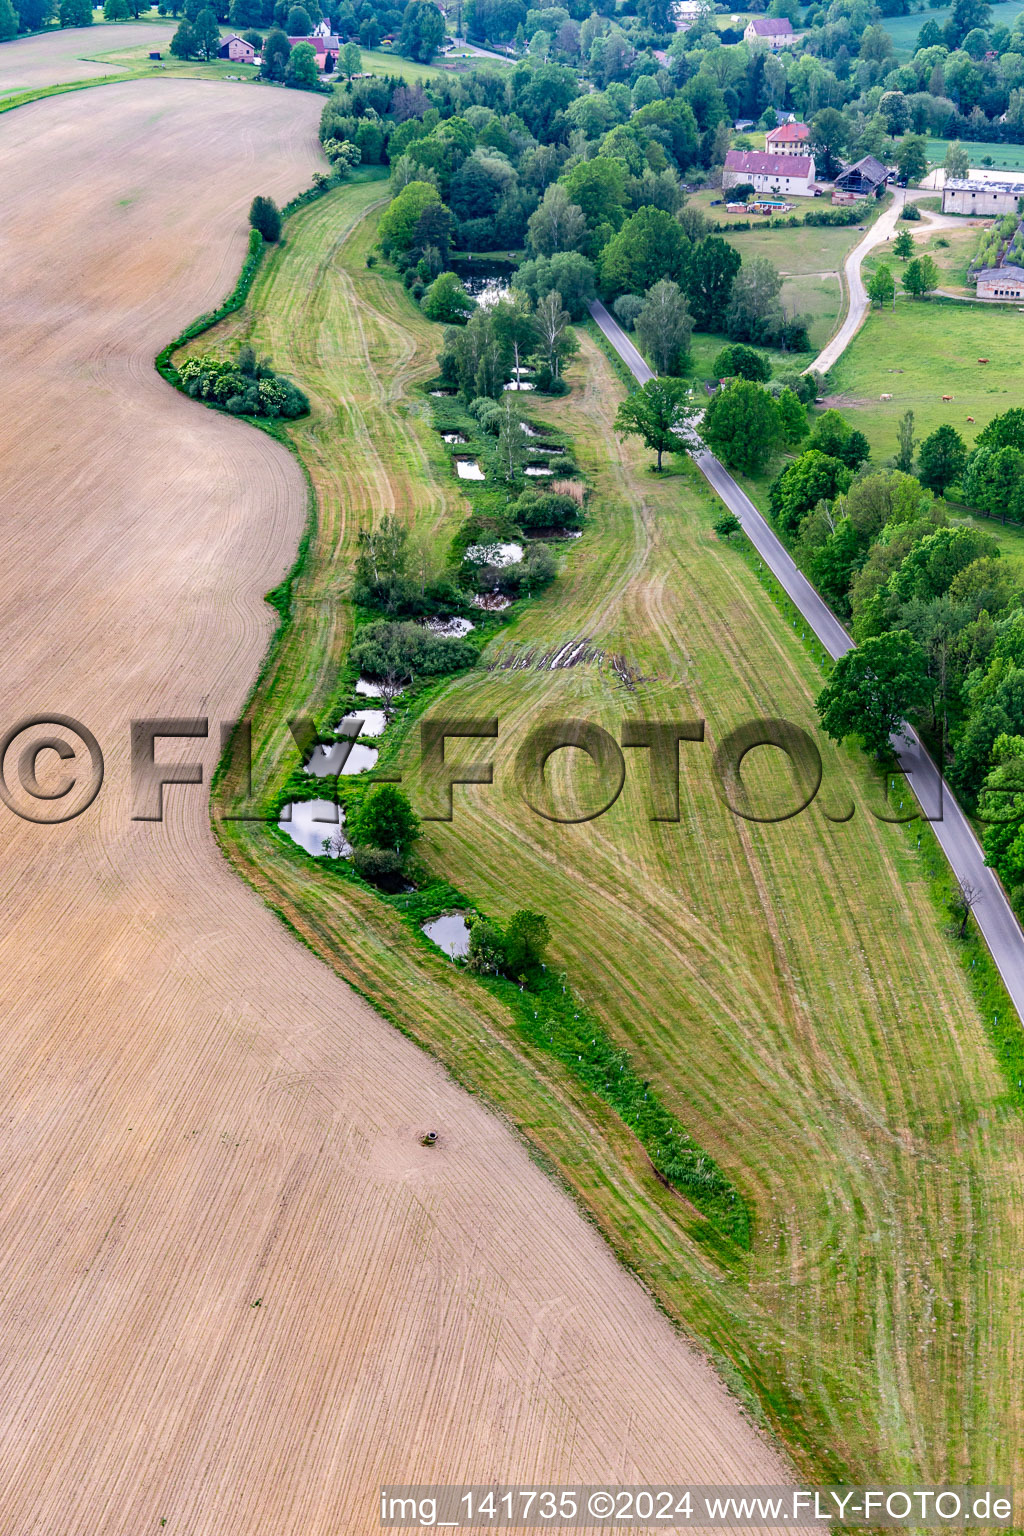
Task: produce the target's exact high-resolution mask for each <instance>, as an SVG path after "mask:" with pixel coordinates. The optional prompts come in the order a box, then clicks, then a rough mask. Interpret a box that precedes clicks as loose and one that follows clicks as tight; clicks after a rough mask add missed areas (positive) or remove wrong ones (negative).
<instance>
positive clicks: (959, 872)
mask: <svg viewBox="0 0 1024 1536" xmlns="http://www.w3.org/2000/svg"><path fill="white" fill-rule="evenodd" d="M885 217H886V215H885V214H883V215H882V218H883V219H884V218H885ZM881 222H882V221H881V220H879V223H881ZM877 229H878V225H876V226H875V229H874V230H873V231H872V233H875V232H876V231H877ZM882 235H883V237H884V235H885V229H884V226H883V228H882ZM873 243H876V244H877V241H875V242H873ZM868 248H869V247H868V246H867V245H866V243H865V242H864V241H862V242H861V245H860V246H858V247H857V249H856V250H855V251H854V252H853V255H856V254H857V250H859V251H861V255H863V254H864V251H865V250H867V249H868ZM857 270H858V273H859V262H858V264H857ZM851 291H852V290H851ZM590 313H591V315H592V316H593V317H594V319H595V321H596V322H597V324H598V326H599V327H600V328H601V330H602V331H603V333H604V335H605V336H606V337H607V339H608V340H609V341H610V342H611V344H612V346H613V347H614V348H615V350H616V352H617V353H618V354H619V356H620V357H621V358H622V361H623V362H624V363H625V364H626V367H627V368H628V369H629V371H630V372H631V373H632V374H633V377H634V378H635V379H637V380H638V381H639V382H640V383H641V384H645V383H646V382H647V381H648V379H653V378H654V377H655V375H654V373H653V371H652V370H651V369H650V368H648V366H647V364H646V363H645V362H644V360H643V358H642V357H641V356H640V353H639V352H638V351H637V349H636V347H635V346H634V345H633V343H632V342H631V341H630V339H629V337H628V336H627V335H626V333H625V331H623V329H622V327H621V326H620V325H619V324H618V323H617V322H616V321H615V320H614V319H613V318H612V316H611V315H610V314H609V313H608V311H607V309H605V307H604V305H603V304H600V303H594V304H592V305H591V306H590ZM856 329H857V326H856V325H854V326H853V327H852V329H851V330H850V332H849V336H848V338H847V339H848V340H849V339H851V338H852V337H853V335H854V334H855V332H856ZM839 334H842V332H841V331H840V333H839ZM837 355H838V354H837ZM833 361H834V359H833ZM693 460H694V463H695V464H696V465H697V467H698V469H699V470H700V472H701V474H702V475H703V476H704V478H705V479H706V480H707V482H708V484H709V485H710V486H711V488H712V489H713V490H714V491H715V492H717V494H718V495H719V497H720V498H721V499H722V501H723V502H724V503H725V505H726V506H727V507H728V508H729V510H730V512H732V513H733V514H734V515H735V516H736V517H737V518H738V519H739V521H740V525H741V527H742V528H743V532H744V533H745V534H746V535H747V537H748V539H749V540H750V542H751V543H752V544H753V546H754V548H755V549H756V550H757V552H758V554H759V555H760V556H761V558H762V560H763V561H764V563H765V565H767V566H768V568H769V570H770V571H771V572H772V574H773V575H774V576H775V578H776V580H777V581H778V582H779V584H780V586H781V587H782V588H783V590H784V591H785V592H786V594H787V596H788V597H789V598H790V600H791V601H792V602H793V604H794V606H795V607H797V608H798V609H799V610H800V612H801V614H802V615H803V617H804V618H805V619H806V620H807V622H808V624H810V626H811V628H812V629H813V630H814V632H815V634H816V635H817V636H818V639H819V640H820V641H821V643H822V645H823V646H824V647H825V649H826V650H827V651H828V653H829V655H830V656H832V657H837V656H842V655H843V654H844V652H846V651H848V650H850V649H851V647H852V645H853V641H852V640H851V639H850V636H849V635H848V634H847V632H846V630H845V629H844V628H843V626H842V624H840V622H839V620H838V619H837V618H836V616H835V614H834V613H833V612H832V610H831V608H829V606H828V604H827V603H826V602H825V600H824V599H823V598H822V597H821V596H820V595H819V593H818V592H817V591H816V590H815V588H814V587H812V586H811V584H810V582H809V581H808V580H807V578H806V576H804V575H803V574H802V572H801V571H799V570H798V569H797V567H796V565H795V564H794V562H793V560H792V559H791V557H790V555H789V554H788V553H787V551H786V550H785V548H784V547H783V545H782V544H781V543H780V541H779V539H778V538H777V537H776V535H775V533H774V532H773V530H772V529H771V527H769V525H768V523H767V522H766V521H765V520H764V518H763V517H762V516H761V514H760V512H759V511H758V510H757V508H756V507H755V506H754V503H753V502H752V501H751V500H750V497H749V496H748V495H747V494H746V493H745V492H744V491H743V490H741V489H740V487H739V486H738V485H737V484H736V481H735V480H734V479H733V478H732V476H731V475H730V474H729V471H728V470H727V469H726V468H725V466H724V465H723V464H721V463H720V462H719V460H718V459H716V458H715V456H714V454H713V453H711V452H709V451H708V450H707V449H706V448H705V449H701V450H699V451H698V452H696V453H695V454H694V455H693ZM893 749H894V751H895V752H896V755H897V758H898V760H899V763H900V766H901V768H902V769H903V771H904V773H905V774H906V775H907V781H908V783H909V785H910V787H911V789H912V790H913V791H914V793H915V794H916V796H917V799H918V803H919V804H920V806H921V810H922V812H923V814H924V815H925V816H926V817H927V818H928V820H929V821H930V822H931V825H932V829H933V831H934V833H935V836H936V837H937V838H938V841H939V844H940V846H941V848H942V851H943V853H944V854H945V855H946V858H947V859H948V860H949V863H950V867H951V868H952V870H953V873H954V874H955V875H956V877H957V879H959V880H961V881H962V882H963V883H964V885H965V886H970V887H972V888H973V890H974V891H975V892H976V893H977V903H976V905H975V907H974V916H975V919H976V921H977V923H978V927H979V928H980V929H981V932H982V935H983V937H984V939H985V942H986V944H987V945H988V947H989V950H990V951H991V954H992V958H993V960H994V961H995V963H996V966H997V968H998V970H999V974H1000V975H1001V976H1002V978H1003V982H1004V984H1005V986H1006V990H1007V991H1008V992H1009V994H1010V996H1011V998H1012V999H1013V1003H1014V1006H1015V1007H1016V1009H1017V1013H1018V1015H1020V1017H1021V1018H1024V933H1022V931H1021V928H1020V925H1019V924H1018V922H1017V919H1016V918H1015V917H1014V915H1013V913H1012V911H1011V910H1010V904H1009V902H1008V901H1007V899H1006V895H1005V893H1004V891H1003V888H1002V886H1001V885H1000V883H999V881H998V880H997V879H996V877H995V875H994V873H993V872H992V870H991V869H988V868H986V866H985V855H984V853H983V852H982V849H981V845H980V843H979V842H978V839H977V838H976V837H975V835H974V832H973V830H972V828H971V825H970V823H969V822H968V820H967V818H966V816H965V815H964V813H963V811H962V810H961V809H960V807H959V805H958V804H957V802H956V799H955V797H954V795H953V792H952V790H951V789H950V788H949V787H948V785H947V784H946V783H945V781H944V779H943V778H942V777H941V775H940V773H939V770H938V768H937V767H936V765H935V763H934V762H933V761H932V759H931V757H929V755H928V753H927V752H926V751H925V749H924V747H923V746H922V745H921V742H920V740H919V738H918V736H917V733H916V732H915V731H914V730H912V729H911V727H910V726H909V725H908V726H905V727H904V734H903V735H902V736H894V737H893ZM894 814H895V813H894Z"/></svg>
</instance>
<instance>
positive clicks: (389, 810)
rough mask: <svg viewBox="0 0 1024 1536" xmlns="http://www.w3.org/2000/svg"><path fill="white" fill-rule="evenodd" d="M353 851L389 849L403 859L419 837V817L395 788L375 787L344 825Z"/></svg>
mask: <svg viewBox="0 0 1024 1536" xmlns="http://www.w3.org/2000/svg"><path fill="white" fill-rule="evenodd" d="M346 831H347V832H348V836H349V841H350V842H351V843H352V846H353V847H354V848H360V847H366V846H369V847H371V848H391V849H393V850H394V851H395V853H399V854H401V855H402V856H403V857H404V856H405V855H407V854H408V853H409V850H410V849H411V848H412V845H413V843H414V842H415V841H416V839H417V838H418V837H419V835H420V821H419V817H418V816H417V815H416V814H415V813H414V811H413V808H412V806H411V805H410V804H409V799H408V796H406V795H404V794H403V793H402V791H401V790H400V789H399V787H398V785H397V784H377V785H375V786H374V788H373V789H371V790H370V792H369V794H367V795H366V796H365V797H364V799H363V800H362V802H361V804H360V805H359V807H358V809H357V810H356V812H355V814H354V816H353V817H352V819H351V821H349V822H348V823H347V824H346Z"/></svg>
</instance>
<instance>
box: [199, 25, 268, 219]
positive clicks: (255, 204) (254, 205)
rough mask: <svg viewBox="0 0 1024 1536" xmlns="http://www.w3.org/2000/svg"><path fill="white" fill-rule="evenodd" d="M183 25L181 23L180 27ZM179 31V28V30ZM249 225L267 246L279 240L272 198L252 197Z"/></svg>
mask: <svg viewBox="0 0 1024 1536" xmlns="http://www.w3.org/2000/svg"><path fill="white" fill-rule="evenodd" d="M184 25H185V23H184V22H182V26H184ZM179 31H180V28H179ZM249 223H250V224H251V225H252V227H253V229H256V230H258V231H259V233H260V234H261V235H262V236H263V238H264V240H266V241H267V242H268V243H269V244H271V245H273V244H274V242H275V241H277V240H280V238H281V210H280V209H279V208H278V206H277V204H276V203H275V202H274V199H273V198H272V197H254V198H253V200H252V202H251V204H250V205H249Z"/></svg>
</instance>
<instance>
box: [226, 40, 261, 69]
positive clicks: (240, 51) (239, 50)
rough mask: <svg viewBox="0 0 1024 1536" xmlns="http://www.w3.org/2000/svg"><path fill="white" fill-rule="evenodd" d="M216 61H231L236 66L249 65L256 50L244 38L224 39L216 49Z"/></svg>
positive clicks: (254, 56)
mask: <svg viewBox="0 0 1024 1536" xmlns="http://www.w3.org/2000/svg"><path fill="white" fill-rule="evenodd" d="M217 57H218V59H233V60H234V62H235V63H236V64H251V63H252V62H253V61H254V59H255V58H256V49H255V48H254V47H253V45H252V43H247V42H246V40H245V38H244V37H226V38H224V40H223V42H222V43H221V45H220V47H219V48H218V49H217Z"/></svg>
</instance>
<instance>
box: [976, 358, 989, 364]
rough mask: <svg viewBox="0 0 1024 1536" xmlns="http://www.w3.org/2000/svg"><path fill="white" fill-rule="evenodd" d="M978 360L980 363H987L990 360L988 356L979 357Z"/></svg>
mask: <svg viewBox="0 0 1024 1536" xmlns="http://www.w3.org/2000/svg"><path fill="white" fill-rule="evenodd" d="M978 362H979V363H987V362H988V358H987V357H979V358H978Z"/></svg>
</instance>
